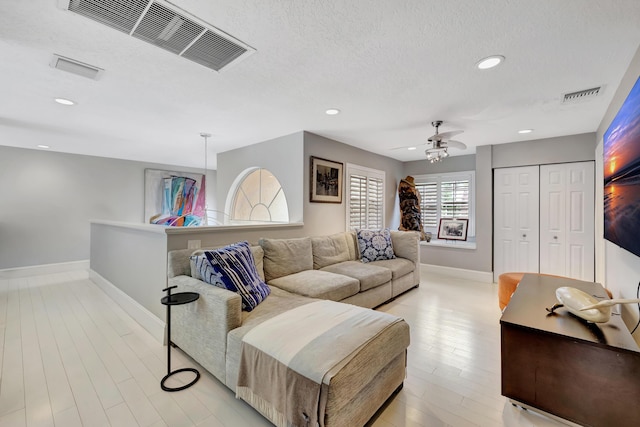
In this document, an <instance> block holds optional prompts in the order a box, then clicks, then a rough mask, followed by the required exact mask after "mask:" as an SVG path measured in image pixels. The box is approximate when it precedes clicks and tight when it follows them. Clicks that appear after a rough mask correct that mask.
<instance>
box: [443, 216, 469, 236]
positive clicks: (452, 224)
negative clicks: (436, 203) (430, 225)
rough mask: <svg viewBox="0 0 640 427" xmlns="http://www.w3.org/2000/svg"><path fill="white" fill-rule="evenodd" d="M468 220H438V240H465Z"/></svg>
mask: <svg viewBox="0 0 640 427" xmlns="http://www.w3.org/2000/svg"><path fill="white" fill-rule="evenodd" d="M468 225H469V220H468V219H450V218H440V226H439V227H438V239H446V240H467V227H468Z"/></svg>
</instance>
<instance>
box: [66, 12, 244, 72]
mask: <svg viewBox="0 0 640 427" xmlns="http://www.w3.org/2000/svg"><path fill="white" fill-rule="evenodd" d="M68 9H69V10H70V11H72V12H75V13H77V14H79V15H82V16H85V17H87V18H90V19H93V20H95V21H98V22H100V23H102V24H105V25H107V26H109V27H111V28H115V29H116V30H119V31H123V32H125V33H127V34H129V35H131V36H133V37H136V38H138V39H140V40H144V41H146V42H147V43H151V44H153V45H156V46H158V47H161V48H163V49H165V50H168V51H169V52H172V53H175V54H176V55H179V56H183V57H184V58H187V59H189V60H191V61H194V62H197V63H198V64H201V65H204V66H205V67H208V68H211V69H213V70H215V71H220V70H221V69H222V68H224V67H226V66H228V65H230V64H231V63H233V62H235V61H237V60H240V59H243V58H244V57H246V56H248V55H250V54H251V53H253V52H254V51H255V50H254V49H253V48H252V47H250V46H248V45H246V44H244V43H242V42H241V41H239V40H237V39H235V38H233V37H231V36H229V35H228V34H225V33H224V32H222V31H220V30H218V29H217V28H214V27H212V26H210V25H208V24H206V23H204V22H201V21H198V20H197V19H196V18H192V17H190V16H188V14H187V13H186V12H183V11H177V10H176V7H175V6H173V5H171V4H168V3H166V2H163V1H159V0H69V7H68Z"/></svg>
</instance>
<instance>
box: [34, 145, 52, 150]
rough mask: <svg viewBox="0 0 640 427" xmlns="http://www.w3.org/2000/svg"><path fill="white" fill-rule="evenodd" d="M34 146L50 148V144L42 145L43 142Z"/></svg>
mask: <svg viewBox="0 0 640 427" xmlns="http://www.w3.org/2000/svg"><path fill="white" fill-rule="evenodd" d="M36 147H38V148H44V149H47V148H51V147H50V146H48V145H44V144H38V145H37V146H36Z"/></svg>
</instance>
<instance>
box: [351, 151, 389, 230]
mask: <svg viewBox="0 0 640 427" xmlns="http://www.w3.org/2000/svg"><path fill="white" fill-rule="evenodd" d="M346 175H347V177H348V179H347V182H348V183H349V186H348V188H347V191H348V194H347V197H346V199H347V228H348V229H349V230H354V229H356V228H370V229H379V228H383V227H384V171H379V170H375V169H369V168H365V167H362V166H356V165H352V164H347V173H346Z"/></svg>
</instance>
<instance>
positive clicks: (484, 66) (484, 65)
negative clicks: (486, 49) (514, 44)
mask: <svg viewBox="0 0 640 427" xmlns="http://www.w3.org/2000/svg"><path fill="white" fill-rule="evenodd" d="M503 61H504V56H502V55H491V56H487V57H486V58H482V59H481V60H480V61H478V62H477V63H476V68H478V69H479V70H488V69H489V68H493V67H497V66H498V65H500V64H501V63H502V62H503Z"/></svg>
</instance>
